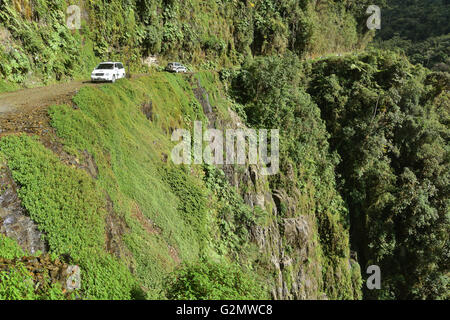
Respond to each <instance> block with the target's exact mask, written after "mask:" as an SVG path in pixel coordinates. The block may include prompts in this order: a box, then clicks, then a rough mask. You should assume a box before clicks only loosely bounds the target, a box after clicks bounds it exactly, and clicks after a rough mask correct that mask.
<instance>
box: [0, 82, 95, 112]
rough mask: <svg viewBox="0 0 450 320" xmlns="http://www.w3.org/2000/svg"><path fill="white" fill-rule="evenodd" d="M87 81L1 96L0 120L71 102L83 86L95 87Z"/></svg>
mask: <svg viewBox="0 0 450 320" xmlns="http://www.w3.org/2000/svg"><path fill="white" fill-rule="evenodd" d="M95 85H98V84H92V83H89V82H86V81H73V82H68V83H60V84H54V85H50V86H47V87H39V88H32V89H22V90H19V91H14V92H7V93H1V94H0V118H1V117H4V116H6V115H7V114H11V113H16V112H20V113H22V112H25V113H26V112H30V111H31V110H35V109H40V108H43V107H48V106H50V105H53V104H63V103H68V102H70V100H71V98H72V96H73V95H74V94H75V93H76V92H77V91H78V90H79V89H80V88H81V87H83V86H95Z"/></svg>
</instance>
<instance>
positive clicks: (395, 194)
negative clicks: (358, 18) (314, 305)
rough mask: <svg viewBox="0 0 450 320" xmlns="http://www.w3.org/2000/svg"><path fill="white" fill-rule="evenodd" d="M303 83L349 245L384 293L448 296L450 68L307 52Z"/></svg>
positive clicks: (388, 57) (376, 57) (392, 58)
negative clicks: (329, 158)
mask: <svg viewBox="0 0 450 320" xmlns="http://www.w3.org/2000/svg"><path fill="white" fill-rule="evenodd" d="M307 82H308V83H307V86H308V89H307V92H308V93H310V94H311V96H312V97H313V100H314V101H315V102H316V103H317V104H318V106H319V107H320V108H321V111H322V117H323V119H324V120H325V121H326V124H327V129H328V132H329V133H330V135H331V137H330V140H329V141H330V146H331V149H332V151H337V152H338V154H339V155H340V158H341V162H340V164H339V165H338V167H337V172H338V173H339V174H340V176H341V177H342V178H341V180H340V190H341V193H342V196H343V197H344V199H345V201H346V203H347V205H348V208H349V210H350V221H351V223H350V225H351V230H352V231H351V236H352V245H353V247H355V248H356V249H357V251H358V254H359V256H358V258H359V261H360V262H361V264H362V265H363V266H368V265H370V264H377V265H379V266H380V267H381V269H382V270H383V288H382V290H381V291H380V292H375V293H374V292H373V291H372V292H367V294H368V296H369V297H370V296H374V295H375V296H377V297H383V298H401V299H411V298H420V299H421V298H441V299H446V298H448V293H449V278H448V275H449V274H448V273H449V252H450V251H449V242H448V240H449V238H448V237H449V231H450V229H449V228H450V221H449V215H448V213H449V204H450V203H449V196H450V189H449V185H450V181H449V179H450V176H449V173H450V153H449V152H450V149H449V145H448V141H449V134H450V131H449V120H450V119H449V111H450V109H449V108H450V104H449V102H450V100H449V98H450V96H449V92H448V90H447V88H448V85H449V77H448V75H446V74H443V73H429V72H428V71H426V70H425V69H423V68H421V67H414V66H412V65H410V64H409V62H408V61H407V60H406V59H405V58H402V57H400V56H398V55H395V54H387V53H384V54H381V53H379V52H370V53H366V54H363V55H361V56H352V57H347V58H345V59H330V60H327V61H320V62H315V63H313V64H312V68H311V69H310V71H309V72H308V81H307Z"/></svg>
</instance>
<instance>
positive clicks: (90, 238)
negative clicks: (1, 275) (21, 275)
mask: <svg viewBox="0 0 450 320" xmlns="http://www.w3.org/2000/svg"><path fill="white" fill-rule="evenodd" d="M187 85H188V83H187V82H186V81H183V80H181V77H179V76H174V75H167V74H156V75H154V76H153V77H151V78H148V77H147V78H141V79H140V80H135V81H133V82H131V81H128V80H123V81H121V82H119V83H117V84H115V85H114V86H110V85H106V86H104V87H102V88H101V89H98V88H84V89H82V90H81V91H80V92H79V93H78V95H77V96H76V97H75V98H74V103H76V105H77V106H78V107H79V108H80V110H74V109H72V108H71V107H69V106H54V107H52V108H51V109H50V110H49V113H50V116H51V118H52V125H53V126H54V127H55V128H56V131H57V133H58V135H59V136H60V137H62V138H63V139H64V144H65V146H66V149H67V151H68V152H69V153H72V154H73V155H74V156H76V157H78V158H80V159H82V157H83V156H82V155H81V154H80V153H79V151H78V150H87V151H88V152H89V153H90V154H92V155H93V157H94V159H95V161H96V164H97V165H98V168H99V177H98V181H94V180H93V179H92V178H91V177H89V176H88V174H87V173H86V172H84V171H82V170H79V169H74V168H69V167H67V166H66V165H64V164H62V163H61V162H60V161H59V159H58V158H57V156H56V155H54V154H53V153H52V152H51V151H49V150H46V149H45V148H44V147H43V146H42V145H41V144H40V142H39V141H38V140H37V139H34V138H31V137H26V136H21V137H8V138H5V139H3V140H2V141H1V151H2V153H3V154H5V155H6V156H7V158H8V159H9V162H8V163H9V166H10V168H11V170H12V172H13V176H14V179H15V180H16V181H17V182H19V183H20V184H21V185H22V186H23V187H22V188H21V190H20V196H21V198H22V199H23V204H24V206H25V207H26V208H27V209H28V211H29V212H30V215H31V217H32V218H33V219H34V220H35V221H36V222H37V223H38V225H39V227H40V228H41V229H42V230H43V231H45V233H46V234H47V239H48V241H49V244H50V248H51V251H52V252H54V253H56V254H66V253H69V254H70V255H71V256H72V257H73V258H74V259H75V261H76V262H77V263H80V265H81V266H82V268H83V270H84V275H85V277H86V278H87V280H86V284H85V287H84V288H85V289H87V296H88V297H90V298H131V295H130V292H131V291H132V290H133V288H134V285H135V282H134V280H133V279H132V278H133V277H132V276H131V274H130V273H129V272H128V271H127V270H126V268H125V264H128V265H130V266H132V267H134V268H135V270H136V275H137V280H138V281H139V283H140V284H141V285H142V286H143V287H144V288H145V289H152V288H154V289H160V285H161V284H160V282H161V280H162V277H163V276H164V275H165V274H166V273H167V271H170V270H172V269H173V268H174V267H175V265H176V261H177V260H178V259H179V260H182V261H195V260H197V259H198V258H199V256H200V255H201V254H207V255H208V246H209V244H208V243H207V242H208V240H206V239H207V235H208V234H209V231H210V230H208V229H207V228H208V223H207V222H206V220H205V219H208V218H211V217H209V216H210V215H211V214H212V211H211V210H210V209H208V208H207V207H206V198H207V195H206V193H207V190H206V189H205V187H204V186H203V185H201V180H200V179H199V178H197V177H196V176H195V174H194V175H193V176H192V175H189V174H188V172H187V171H186V170H183V169H179V168H173V167H171V166H170V165H166V164H164V163H163V161H162V158H163V157H162V154H163V153H165V154H169V152H170V149H171V145H172V143H171V142H170V136H169V135H168V134H166V133H167V132H168V131H169V128H174V127H181V126H182V122H183V121H184V120H183V119H192V120H196V119H199V120H201V119H203V116H202V114H200V113H199V110H200V108H201V107H200V106H199V104H198V102H197V101H196V100H194V99H195V98H194V96H193V93H192V91H191V90H189V88H188V87H187ZM149 99H151V101H152V102H153V103H152V105H153V112H154V113H155V119H154V121H153V122H150V121H149V120H147V118H146V117H145V116H144V114H143V113H142V112H141V110H140V108H141V103H142V102H144V101H148V100H149ZM192 170H195V168H192ZM181 182H183V183H181ZM101 192H106V193H107V194H108V195H109V197H110V198H111V200H112V202H113V207H114V214H115V215H117V217H119V219H124V220H125V222H126V224H127V225H128V226H129V230H128V232H127V233H126V234H125V235H124V242H125V244H126V247H127V249H126V250H128V249H129V251H130V252H131V253H132V255H127V257H128V258H129V259H128V261H126V262H119V261H118V260H116V259H115V258H114V257H113V256H112V255H110V254H108V253H106V252H105V250H104V247H105V245H104V242H105V232H104V230H105V223H104V218H105V215H106V214H107V212H106V210H105V208H106V203H105V197H104V196H102V193H101ZM162 199H164V200H163V201H162ZM141 212H142V213H143V215H144V216H145V218H143V217H141V216H140V213H141ZM140 219H141V220H140ZM142 219H150V220H146V221H147V222H146V223H142ZM143 225H144V226H147V227H148V226H150V228H152V226H153V225H156V226H158V227H157V228H156V227H155V228H153V229H152V230H150V231H149V229H148V228H147V229H145V228H144V227H143ZM171 248H174V249H175V251H176V253H175V254H174V253H173V249H171ZM174 255H175V256H174ZM125 260H126V258H125ZM107 278H110V280H107ZM99 279H100V281H99ZM158 292H159V291H158V290H156V291H154V293H155V294H158Z"/></svg>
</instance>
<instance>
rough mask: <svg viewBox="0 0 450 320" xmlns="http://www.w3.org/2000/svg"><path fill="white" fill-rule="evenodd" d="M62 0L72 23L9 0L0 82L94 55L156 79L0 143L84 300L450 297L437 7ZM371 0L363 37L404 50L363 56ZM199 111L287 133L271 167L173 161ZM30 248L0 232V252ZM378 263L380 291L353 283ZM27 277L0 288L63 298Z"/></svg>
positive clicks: (52, 8)
mask: <svg viewBox="0 0 450 320" xmlns="http://www.w3.org/2000/svg"><path fill="white" fill-rule="evenodd" d="M72 3H74V4H78V5H80V6H81V8H82V14H83V18H82V29H81V30H72V31H71V30H68V29H67V27H66V25H65V23H66V21H65V18H66V17H65V12H66V8H67V5H68V4H69V3H68V2H67V1H64V0H49V1H45V0H6V1H2V3H1V4H0V23H1V24H2V26H1V27H0V75H1V77H2V79H1V80H0V92H6V91H12V90H16V89H17V88H19V87H20V85H25V86H35V85H37V84H39V83H41V82H43V83H49V82H53V81H60V80H67V79H84V78H86V76H87V75H88V74H89V72H90V71H91V69H92V67H93V66H94V65H95V64H96V63H97V62H99V61H100V60H121V61H123V62H124V63H125V64H126V66H127V68H128V70H129V71H132V72H140V71H146V72H148V73H149V74H148V75H147V76H142V77H137V78H134V79H131V80H129V79H123V80H120V81H118V82H116V83H115V84H111V85H103V86H96V87H94V86H86V87H83V88H82V89H80V90H79V91H78V92H77V94H76V95H75V96H74V97H73V103H72V105H57V106H51V107H49V108H48V116H49V119H50V125H51V127H52V128H53V129H54V132H55V135H56V136H52V138H51V141H48V140H45V139H43V140H42V139H40V138H39V137H32V136H29V135H26V134H19V135H9V136H5V137H2V138H1V140H0V157H1V158H2V159H5V161H6V162H7V166H8V168H9V169H10V171H11V173H12V177H13V179H14V180H15V181H16V182H17V185H18V186H19V188H18V196H19V198H20V200H21V201H22V205H23V207H24V208H25V209H26V210H27V212H28V214H29V215H30V217H31V219H32V220H33V221H34V222H35V223H36V224H37V226H38V228H39V230H40V231H41V232H43V234H44V235H45V240H46V242H47V243H48V246H49V250H50V254H51V255H52V256H54V257H56V256H68V257H70V259H71V260H72V262H73V263H75V264H78V265H80V267H81V270H82V289H81V291H80V292H79V294H80V297H81V298H85V299H141V298H147V299H155V298H159V299H260V298H269V297H271V296H272V297H274V298H297V299H301V298H307V299H311V298H312V299H313V298H324V297H326V298H328V299H361V298H362V297H363V294H364V298H369V299H449V292H450V290H449V277H450V270H449V265H450V263H449V252H450V250H449V234H450V232H449V231H450V218H449V205H450V202H449V198H450V197H449V196H450V194H449V192H450V190H449V187H448V186H449V185H450V183H449V182H450V181H449V180H450V176H449V173H450V149H449V145H448V141H449V136H450V131H449V123H450V119H449V111H450V109H449V108H450V96H449V92H448V87H449V83H450V82H449V79H450V78H449V76H448V73H446V72H445V71H448V65H447V64H448V54H449V52H448V47H449V46H448V45H447V43H448V42H449V32H448V23H447V21H448V10H446V8H447V7H448V5H449V3H448V1H440V0H435V1H431V0H427V1H415V0H414V1H413V0H397V1H390V3H389V7H386V6H387V4H386V1H383V0H380V1H372V0H364V1H351V0H341V1H337V0H336V1H333V0H320V1H319V0H318V1H297V0H296V1H293V0H292V1H291V0H289V1H277V0H255V1H235V0H222V1H200V0H188V1H181V0H170V1H166V0H164V1H163V0H156V1H150V0H110V1H107V2H105V1H100V0H89V1H87V0H86V1H83V0H79V1H73V2H70V4H72ZM370 4H377V5H380V6H382V7H383V8H386V10H383V16H382V17H383V20H382V30H381V32H380V34H379V37H378V39H377V42H376V43H375V44H374V45H373V46H374V47H378V48H383V49H390V50H394V51H400V52H389V51H381V50H379V49H372V50H366V51H365V52H362V53H357V51H359V50H360V49H364V47H365V46H366V45H367V43H368V42H369V41H370V40H371V38H372V37H373V35H374V32H373V31H368V30H367V28H366V19H367V15H366V14H365V12H366V9H367V6H368V5H370ZM423 10H426V13H425V14H424V13H423ZM118 12H120V13H121V14H118ZM419 16H420V17H424V16H425V17H426V18H419ZM106 17H108V18H107V19H106ZM337 54H339V55H340V54H343V56H336V55H337ZM149 55H157V57H158V59H159V62H160V63H164V62H166V61H167V60H169V59H170V60H172V59H177V60H181V61H182V62H184V63H187V64H190V65H191V66H192V69H193V70H202V71H199V72H197V73H195V74H186V75H179V74H168V73H161V72H156V70H154V69H153V70H152V69H148V68H145V67H144V66H143V64H142V61H141V59H142V58H145V57H147V56H149ZM405 55H406V56H408V57H409V59H410V60H408V58H406V57H405ZM319 56H321V57H320V58H319V59H316V58H318V57H319ZM324 57H325V58H324ZM308 58H312V60H308ZM411 62H412V63H420V64H422V66H421V65H413V64H411ZM425 67H428V68H430V69H431V68H432V69H433V70H436V71H444V72H432V71H430V70H429V69H426V68H425ZM212 69H214V70H218V71H211V70H212ZM206 104H208V105H207V106H206ZM205 106H206V107H208V109H209V108H211V109H212V113H209V114H205V112H204V111H203V110H205V109H206V108H205ZM230 110H232V111H234V112H235V113H236V114H237V115H236V114H234V113H232V112H230ZM195 120H198V121H201V122H202V123H203V124H204V127H206V126H207V125H208V124H209V125H212V126H215V127H216V128H217V129H222V128H225V129H226V128H231V127H232V128H235V127H238V126H240V124H238V123H244V124H245V125H247V126H248V127H251V128H255V129H257V128H266V129H270V128H279V129H280V133H281V137H280V174H278V175H275V176H270V177H261V176H258V173H257V172H258V170H256V169H255V168H253V167H252V166H244V167H240V166H234V167H232V166H229V167H227V166H223V167H220V166H211V165H204V166H195V165H192V166H190V165H182V166H175V165H174V164H173V163H172V162H171V160H170V154H171V150H172V148H173V146H174V142H172V141H171V134H172V132H173V131H174V130H175V129H178V128H188V129H192V124H193V121H195ZM49 131H51V132H53V131H52V130H49ZM50 135H51V134H50ZM49 145H50V148H46V146H49ZM2 161H3V160H2ZM239 179H240V180H242V181H238V180H239ZM231 182H232V183H231ZM255 198H257V199H256V200H255ZM261 198H263V201H261ZM261 202H262V203H263V204H261ZM25 254H26V253H25V252H23V250H22V249H20V248H19V247H18V245H17V244H16V243H15V242H14V241H13V240H12V239H9V238H6V237H4V236H3V235H0V258H3V259H7V260H13V259H15V258H19V257H22V256H24V255H25ZM372 264H375V265H378V266H380V267H381V270H382V281H383V282H382V289H381V290H376V291H369V290H365V289H363V288H362V284H363V279H362V276H361V270H365V268H366V267H367V266H369V265H372ZM360 265H361V268H360ZM30 281H31V278H30V275H29V274H27V271H26V270H25V269H24V266H22V265H20V264H16V265H15V267H14V268H12V269H10V270H8V271H7V272H5V271H2V272H0V299H60V298H65V297H64V295H62V293H61V288H59V287H57V286H55V287H52V286H50V287H46V288H45V290H40V291H38V292H36V291H35V290H34V289H33V288H32V286H30Z"/></svg>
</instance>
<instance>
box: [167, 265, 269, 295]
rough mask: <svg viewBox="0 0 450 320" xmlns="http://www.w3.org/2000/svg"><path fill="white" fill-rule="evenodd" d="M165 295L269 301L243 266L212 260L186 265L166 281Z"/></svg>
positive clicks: (262, 289) (261, 288)
mask: <svg viewBox="0 0 450 320" xmlns="http://www.w3.org/2000/svg"><path fill="white" fill-rule="evenodd" d="M165 288H166V291H165V294H166V296H167V298H168V299H174V300H254V299H255V300H257V299H265V298H267V296H266V294H265V290H264V288H263V287H262V286H261V285H260V284H259V283H258V281H257V279H254V278H253V277H251V276H250V274H249V273H246V272H245V271H243V270H242V267H239V266H236V265H232V264H227V263H217V262H211V261H203V262H200V263H197V264H194V265H183V266H181V267H179V268H178V269H176V270H175V271H174V272H173V273H172V274H171V275H170V276H169V277H168V278H167V280H166V284H165Z"/></svg>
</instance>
